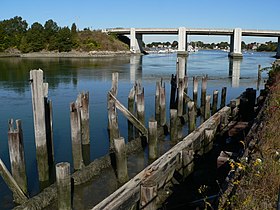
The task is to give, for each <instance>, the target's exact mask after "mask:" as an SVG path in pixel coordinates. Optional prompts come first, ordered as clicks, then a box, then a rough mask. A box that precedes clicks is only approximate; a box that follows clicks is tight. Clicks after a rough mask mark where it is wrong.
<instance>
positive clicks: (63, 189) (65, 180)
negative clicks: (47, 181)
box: [56, 162, 72, 210]
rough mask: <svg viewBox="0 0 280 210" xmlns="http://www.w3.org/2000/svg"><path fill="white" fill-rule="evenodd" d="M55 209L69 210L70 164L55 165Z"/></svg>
mask: <svg viewBox="0 0 280 210" xmlns="http://www.w3.org/2000/svg"><path fill="white" fill-rule="evenodd" d="M56 188H57V207H58V209H59V210H71V209H72V208H71V176H70V164H69V163H67V162H62V163H58V164H56Z"/></svg>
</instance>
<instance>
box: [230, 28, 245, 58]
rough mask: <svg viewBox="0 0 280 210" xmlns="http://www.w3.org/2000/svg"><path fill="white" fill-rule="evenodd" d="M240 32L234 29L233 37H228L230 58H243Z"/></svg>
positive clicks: (238, 29) (239, 29)
mask: <svg viewBox="0 0 280 210" xmlns="http://www.w3.org/2000/svg"><path fill="white" fill-rule="evenodd" d="M241 41H242V30H241V28H235V29H234V30H233V35H231V36H230V53H229V55H228V56H229V57H231V58H243V55H242V52H241Z"/></svg>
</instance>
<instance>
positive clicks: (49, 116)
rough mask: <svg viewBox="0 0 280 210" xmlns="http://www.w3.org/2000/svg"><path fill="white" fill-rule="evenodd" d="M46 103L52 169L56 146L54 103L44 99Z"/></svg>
mask: <svg viewBox="0 0 280 210" xmlns="http://www.w3.org/2000/svg"><path fill="white" fill-rule="evenodd" d="M44 101H45V119H46V120H45V123H46V139H47V149H48V161H49V166H50V167H51V166H52V165H53V163H54V145H53V108H52V101H51V100H49V99H48V98H47V97H44Z"/></svg>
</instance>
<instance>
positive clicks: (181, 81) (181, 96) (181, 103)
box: [177, 78, 184, 117]
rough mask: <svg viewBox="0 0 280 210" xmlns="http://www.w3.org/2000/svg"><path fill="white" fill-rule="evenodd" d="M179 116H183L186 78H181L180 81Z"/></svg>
mask: <svg viewBox="0 0 280 210" xmlns="http://www.w3.org/2000/svg"><path fill="white" fill-rule="evenodd" d="M177 93H178V96H177V98H178V107H177V110H178V113H177V114H178V116H179V117H181V116H183V106H184V79H181V78H179V83H178V92H177Z"/></svg>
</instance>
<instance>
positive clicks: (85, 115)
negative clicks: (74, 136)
mask: <svg viewBox="0 0 280 210" xmlns="http://www.w3.org/2000/svg"><path fill="white" fill-rule="evenodd" d="M114 91H117V88H114ZM76 103H77V105H78V107H79V112H80V115H81V136H82V144H83V145H86V144H90V126H89V92H86V93H84V92H82V93H80V94H79V95H78V98H77V102H76Z"/></svg>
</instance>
